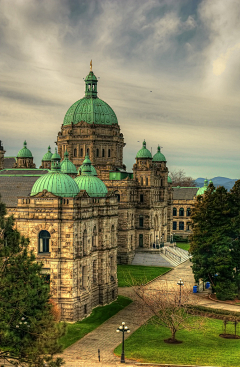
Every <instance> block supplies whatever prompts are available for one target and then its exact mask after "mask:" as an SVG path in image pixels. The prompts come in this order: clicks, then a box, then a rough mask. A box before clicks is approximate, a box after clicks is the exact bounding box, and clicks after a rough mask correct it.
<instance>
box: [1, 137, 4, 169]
mask: <svg viewBox="0 0 240 367" xmlns="http://www.w3.org/2000/svg"><path fill="white" fill-rule="evenodd" d="M4 153H5V150H4V149H3V146H2V142H1V140H0V170H1V169H3V167H4Z"/></svg>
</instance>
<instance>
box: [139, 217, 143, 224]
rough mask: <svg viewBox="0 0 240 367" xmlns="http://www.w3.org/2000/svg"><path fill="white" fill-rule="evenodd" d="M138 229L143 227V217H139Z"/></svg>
mask: <svg viewBox="0 0 240 367" xmlns="http://www.w3.org/2000/svg"><path fill="white" fill-rule="evenodd" d="M139 227H143V216H142V215H139Z"/></svg>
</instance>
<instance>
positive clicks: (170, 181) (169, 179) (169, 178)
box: [167, 176, 172, 184]
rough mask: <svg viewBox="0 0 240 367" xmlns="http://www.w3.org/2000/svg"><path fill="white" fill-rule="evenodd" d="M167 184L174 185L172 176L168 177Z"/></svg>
mask: <svg viewBox="0 0 240 367" xmlns="http://www.w3.org/2000/svg"><path fill="white" fill-rule="evenodd" d="M167 182H168V183H170V184H171V183H172V179H171V177H170V176H168V177H167Z"/></svg>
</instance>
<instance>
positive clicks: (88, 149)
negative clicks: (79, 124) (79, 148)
mask: <svg viewBox="0 0 240 367" xmlns="http://www.w3.org/2000/svg"><path fill="white" fill-rule="evenodd" d="M87 155H88V156H89V148H87Z"/></svg>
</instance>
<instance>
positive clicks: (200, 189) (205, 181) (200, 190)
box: [196, 179, 208, 196]
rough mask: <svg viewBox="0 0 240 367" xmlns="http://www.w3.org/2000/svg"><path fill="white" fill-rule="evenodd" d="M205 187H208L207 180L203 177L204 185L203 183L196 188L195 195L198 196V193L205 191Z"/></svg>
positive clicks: (201, 193)
mask: <svg viewBox="0 0 240 367" xmlns="http://www.w3.org/2000/svg"><path fill="white" fill-rule="evenodd" d="M207 188H208V180H207V179H205V180H204V185H203V187H200V188H199V189H198V191H197V193H196V196H198V195H203V194H204V193H205V191H206V190H207Z"/></svg>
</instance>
